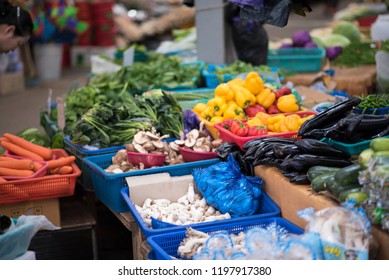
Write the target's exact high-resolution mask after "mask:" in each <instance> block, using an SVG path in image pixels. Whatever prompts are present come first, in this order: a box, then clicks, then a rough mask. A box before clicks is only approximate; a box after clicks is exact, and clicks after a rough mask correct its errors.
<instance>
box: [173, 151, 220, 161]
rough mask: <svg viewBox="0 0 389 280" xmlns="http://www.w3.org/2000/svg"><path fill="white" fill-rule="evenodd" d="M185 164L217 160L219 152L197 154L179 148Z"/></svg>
mask: <svg viewBox="0 0 389 280" xmlns="http://www.w3.org/2000/svg"><path fill="white" fill-rule="evenodd" d="M178 149H179V150H180V153H181V155H182V159H183V160H184V161H185V162H192V161H199V160H207V159H213V158H217V152H196V151H193V150H190V149H188V148H183V147H178Z"/></svg>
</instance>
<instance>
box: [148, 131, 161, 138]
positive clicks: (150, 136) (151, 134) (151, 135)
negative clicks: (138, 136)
mask: <svg viewBox="0 0 389 280" xmlns="http://www.w3.org/2000/svg"><path fill="white" fill-rule="evenodd" d="M146 136H147V137H148V138H149V139H151V140H159V136H158V135H156V134H154V133H152V132H150V131H147V132H146Z"/></svg>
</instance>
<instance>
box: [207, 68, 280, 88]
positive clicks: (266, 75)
mask: <svg viewBox="0 0 389 280" xmlns="http://www.w3.org/2000/svg"><path fill="white" fill-rule="evenodd" d="M225 67H227V66H226V65H224V64H208V66H207V67H204V68H203V71H202V75H203V76H204V77H205V84H206V85H207V87H209V88H216V87H217V86H218V85H219V84H220V83H226V82H228V81H230V80H232V79H234V78H236V75H231V74H224V75H223V81H219V79H218V77H217V74H216V70H217V68H225ZM277 72H278V69H277V68H272V69H271V71H270V72H258V73H259V75H260V76H261V78H262V79H263V80H265V82H266V83H272V84H277V85H281V82H280V78H279V76H278V73H277ZM241 74H243V73H241Z"/></svg>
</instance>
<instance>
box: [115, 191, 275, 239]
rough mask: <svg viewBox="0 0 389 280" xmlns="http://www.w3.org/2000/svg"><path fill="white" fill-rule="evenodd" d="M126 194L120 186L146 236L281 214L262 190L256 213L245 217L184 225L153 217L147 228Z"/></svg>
mask: <svg viewBox="0 0 389 280" xmlns="http://www.w3.org/2000/svg"><path fill="white" fill-rule="evenodd" d="M128 194H129V192H128V188H122V190H121V195H122V197H123V199H124V201H125V202H126V204H127V205H128V207H129V209H130V212H131V214H132V216H133V217H134V219H135V222H136V223H137V225H138V226H139V228H140V230H141V231H142V233H143V234H144V235H145V236H146V238H147V237H149V236H152V235H156V234H161V233H165V232H172V231H177V230H180V229H185V228H188V227H194V226H195V225H199V224H212V225H223V224H230V223H231V222H236V221H242V222H243V221H247V220H252V219H256V218H269V217H277V216H280V214H281V210H280V208H279V207H278V206H277V204H276V203H275V202H274V201H273V200H272V199H271V198H270V197H269V196H268V195H267V194H266V193H265V192H262V195H261V198H260V203H259V209H258V214H254V215H251V216H246V217H236V218H231V219H227V220H220V221H212V222H203V223H197V224H189V225H185V226H177V225H174V224H170V223H166V222H162V221H159V220H156V219H154V220H153V228H149V227H148V226H147V224H146V223H145V222H144V221H143V219H142V217H141V216H140V214H139V212H138V211H137V210H136V208H135V205H134V203H133V202H132V200H131V198H130V197H129V195H128Z"/></svg>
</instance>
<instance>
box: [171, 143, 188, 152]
mask: <svg viewBox="0 0 389 280" xmlns="http://www.w3.org/2000/svg"><path fill="white" fill-rule="evenodd" d="M182 142H183V143H185V142H184V141H182ZM169 146H170V148H171V149H172V150H173V151H176V152H179V151H180V149H179V148H178V146H179V145H178V144H177V143H176V142H175V141H174V142H170V143H169Z"/></svg>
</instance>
